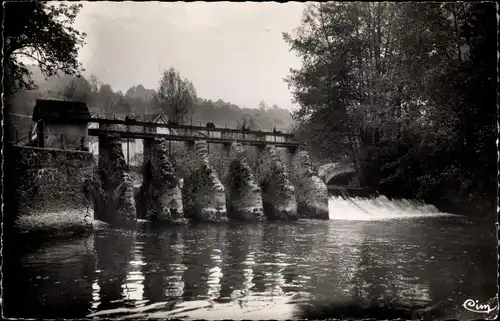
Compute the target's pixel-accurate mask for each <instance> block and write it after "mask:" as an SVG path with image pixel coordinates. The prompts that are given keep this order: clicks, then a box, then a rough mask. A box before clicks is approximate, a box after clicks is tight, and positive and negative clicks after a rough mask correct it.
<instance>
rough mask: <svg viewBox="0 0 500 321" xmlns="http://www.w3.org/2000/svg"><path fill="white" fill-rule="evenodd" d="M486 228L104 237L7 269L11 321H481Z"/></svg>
mask: <svg viewBox="0 0 500 321" xmlns="http://www.w3.org/2000/svg"><path fill="white" fill-rule="evenodd" d="M496 263H497V256H496V235H495V230H494V228H493V229H492V228H491V227H485V226H481V224H477V223H475V222H474V221H471V220H469V219H466V218H463V217H458V216H436V217H408V218H403V219H391V220H371V221H363V220H334V219H332V220H329V221H313V220H303V221H302V220H301V221H298V222H288V223H286V222H279V223H263V224H228V225H197V226H191V227H163V228H156V229H154V228H152V227H151V226H148V224H145V223H143V224H140V225H139V227H138V229H137V230H133V231H131V230H107V231H99V232H96V233H95V234H93V235H87V236H84V237H79V238H73V239H70V240H64V241H61V240H60V241H55V242H50V243H46V244H44V245H43V246H42V247H39V248H37V249H35V250H31V251H27V252H25V253H23V255H22V256H21V257H19V260H17V261H15V260H13V261H12V262H7V264H6V265H5V270H4V275H3V277H4V281H3V282H4V283H3V286H4V298H3V299H4V316H7V317H46V318H56V317H61V318H77V317H78V318H79V317H86V316H88V317H92V316H95V317H106V318H114V317H123V318H132V319H135V318H141V317H162V318H163V317H179V318H180V317H188V318H205V319H223V318H224V319H228V318H229V319H271V318H272V319H285V318H293V317H294V316H295V314H294V313H295V312H296V310H297V309H296V304H297V303H299V302H303V301H305V300H308V299H310V298H311V297H312V296H314V297H323V298H326V299H327V300H330V301H332V302H333V301H335V302H337V301H349V300H350V299H351V298H352V296H353V295H357V296H361V297H363V298H370V299H374V300H381V301H384V300H387V298H389V299H390V300H396V301H397V302H407V303H408V302H409V303H419V304H420V303H421V304H425V305H432V304H435V303H437V302H439V301H443V300H446V301H449V302H451V303H452V307H453V309H452V310H450V311H449V315H448V317H456V318H459V319H464V318H480V317H482V315H480V314H476V315H475V314H473V313H469V312H467V311H466V310H465V309H464V308H463V307H462V304H463V302H464V301H465V300H466V299H469V298H470V299H474V300H479V301H482V302H486V301H487V300H488V299H490V298H492V297H495V296H496V292H497V289H496V284H497V272H496V270H497V264H496Z"/></svg>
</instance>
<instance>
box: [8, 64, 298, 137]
mask: <svg viewBox="0 0 500 321" xmlns="http://www.w3.org/2000/svg"><path fill="white" fill-rule="evenodd" d="M30 70H31V72H32V73H33V75H32V79H33V81H34V82H35V84H36V85H37V86H38V89H37V90H34V91H20V92H18V93H16V94H15V95H14V96H13V97H12V100H11V102H10V103H11V106H12V107H11V108H10V113H11V116H12V113H13V114H22V115H28V116H31V114H32V113H33V107H34V105H35V101H36V99H38V98H59V99H68V100H79V101H85V102H86V103H87V104H88V106H89V108H90V110H91V112H99V113H108V114H117V115H125V114H130V113H134V114H149V113H155V112H158V110H159V108H158V107H157V105H156V100H155V99H154V98H155V95H156V90H153V89H147V88H145V87H144V86H143V85H141V84H139V85H137V86H133V87H130V88H129V89H128V90H127V91H126V92H125V94H123V93H122V92H121V91H114V90H113V88H112V87H111V86H110V85H108V84H102V83H100V82H99V81H98V80H97V79H96V78H95V77H90V79H86V78H85V77H80V78H77V77H73V76H67V75H62V76H53V77H50V78H49V79H45V77H44V76H43V75H42V74H41V72H40V71H39V69H38V68H36V67H35V66H30ZM189 115H190V117H189V120H187V122H191V121H192V122H193V123H195V124H199V123H200V122H201V123H203V124H204V123H206V122H213V123H215V124H216V125H217V126H221V127H224V126H228V127H236V126H237V125H238V122H239V121H241V120H242V119H243V118H251V119H252V120H253V121H254V123H255V124H256V126H257V127H258V128H260V129H265V130H272V129H273V128H274V127H276V128H277V129H281V130H286V129H288V128H290V126H291V125H293V124H294V123H295V122H294V120H293V119H292V117H291V115H290V113H289V111H288V110H286V109H282V108H279V107H278V106H276V105H274V106H272V107H267V106H266V104H265V103H264V102H261V105H260V108H241V107H239V106H237V105H234V104H232V103H230V102H225V101H223V100H220V99H219V100H217V101H211V100H206V99H198V101H197V102H196V104H195V105H194V106H192V109H191V111H190V113H189ZM18 118H19V117H18Z"/></svg>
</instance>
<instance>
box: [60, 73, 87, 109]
mask: <svg viewBox="0 0 500 321" xmlns="http://www.w3.org/2000/svg"><path fill="white" fill-rule="evenodd" d="M63 79H65V80H66V85H65V86H64V87H63V88H62V90H61V92H60V93H59V95H60V96H61V97H62V98H64V99H66V100H73V101H81V102H85V103H90V99H91V97H92V88H91V85H90V84H89V82H88V81H87V79H85V78H84V77H73V76H66V77H64V78H63Z"/></svg>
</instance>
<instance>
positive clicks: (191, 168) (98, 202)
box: [28, 101, 329, 225]
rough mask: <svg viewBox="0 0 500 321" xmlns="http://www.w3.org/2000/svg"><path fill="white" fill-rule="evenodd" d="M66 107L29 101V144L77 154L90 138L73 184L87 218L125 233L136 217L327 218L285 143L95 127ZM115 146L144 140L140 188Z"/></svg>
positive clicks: (303, 162) (78, 108) (321, 194)
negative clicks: (93, 143) (89, 162)
mask: <svg viewBox="0 0 500 321" xmlns="http://www.w3.org/2000/svg"><path fill="white" fill-rule="evenodd" d="M69 105H70V106H67V104H66V105H65V104H63V103H61V102H58V101H56V102H53V101H37V106H35V111H34V116H33V120H34V121H35V122H36V123H37V125H38V126H36V129H35V130H34V132H33V133H34V137H33V138H32V136H31V135H32V134H31V130H30V136H28V145H29V146H37V147H36V148H39V149H40V148H41V149H48V148H50V149H54V150H58V149H59V150H83V152H85V151H88V150H89V147H88V144H89V142H88V136H97V137H98V141H99V143H98V161H97V164H95V166H94V168H95V170H94V171H93V172H92V173H93V174H91V175H90V176H89V177H91V179H90V180H89V179H80V178H78V179H76V180H75V181H80V180H81V181H83V183H82V184H83V186H81V189H82V191H85V193H86V197H87V199H88V200H89V204H93V207H94V208H93V213H94V218H95V219H98V220H101V221H104V222H107V223H110V224H114V225H129V224H135V223H136V222H137V219H138V218H142V219H148V220H151V221H154V222H157V223H166V224H185V223H187V222H189V221H191V220H192V221H203V222H225V221H227V220H230V219H231V220H241V221H262V220H265V219H271V220H295V219H297V218H301V217H306V218H318V219H328V218H329V216H328V190H327V187H326V184H325V183H324V182H323V181H322V180H321V179H320V178H319V176H318V173H317V172H316V171H315V170H314V169H313V166H312V165H311V163H310V160H309V155H308V154H307V152H306V151H304V150H301V144H300V143H299V142H296V141H294V140H293V135H291V134H286V133H281V132H279V131H276V130H274V131H273V132H262V131H249V130H236V129H229V128H215V126H213V124H211V126H208V125H207V126H206V127H201V126H182V125H177V124H158V123H151V122H140V121H135V120H130V119H125V120H120V119H96V118H91V117H90V114H89V113H88V110H87V109H86V106H85V104H82V103H73V102H71V103H69ZM54 109H55V111H54ZM35 116H36V117H35ZM63 116H64V117H63ZM77 116H78V117H77ZM90 123H94V124H96V123H97V124H98V125H97V126H90V127H89V124H90ZM158 128H167V129H168V130H167V131H161V132H158V130H157V129H158ZM200 132H201V133H206V135H205V134H203V135H201V134H200ZM124 138H125V139H129V138H133V139H141V140H143V146H144V147H143V162H142V163H143V164H142V173H141V174H142V176H143V179H142V185H141V186H140V188H135V187H134V185H133V181H132V178H131V175H130V173H129V166H128V164H127V161H126V157H125V155H124V150H123V147H122V141H123V139H124ZM278 138H279V139H278ZM210 145H213V146H214V147H213V148H211V147H210ZM218 147H220V148H218ZM88 154H90V153H88ZM40 166H43V164H40ZM89 173H91V172H90V171H89ZM87 176H88V175H87ZM53 192H54V193H58V194H61V195H62V194H64V193H66V191H64V190H57V191H55V190H54V191H53Z"/></svg>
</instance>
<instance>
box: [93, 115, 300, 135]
mask: <svg viewBox="0 0 500 321" xmlns="http://www.w3.org/2000/svg"><path fill="white" fill-rule="evenodd" d="M88 122H89V123H98V124H103V125H128V126H143V127H149V128H154V127H160V128H169V129H185V130H188V131H209V132H220V133H234V134H242V133H244V134H245V135H247V134H249V135H257V136H266V135H267V136H276V137H285V138H290V139H291V138H293V134H290V133H283V132H279V131H276V132H266V131H260V130H259V131H255V130H252V131H245V132H243V131H241V130H239V129H234V128H220V127H214V128H210V127H203V126H191V125H178V124H160V123H153V122H144V121H138V120H131V119H129V120H121V119H107V118H90V119H88Z"/></svg>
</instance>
